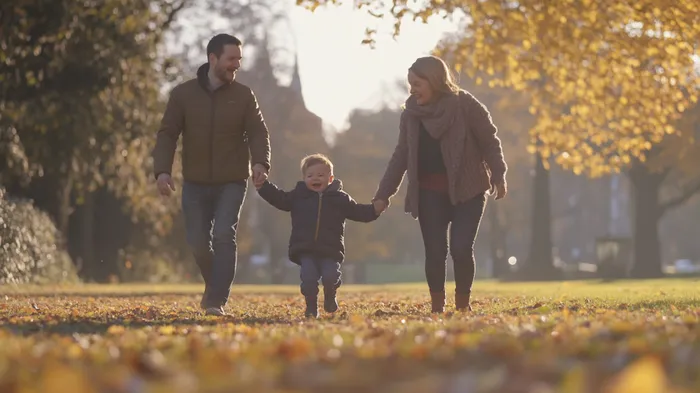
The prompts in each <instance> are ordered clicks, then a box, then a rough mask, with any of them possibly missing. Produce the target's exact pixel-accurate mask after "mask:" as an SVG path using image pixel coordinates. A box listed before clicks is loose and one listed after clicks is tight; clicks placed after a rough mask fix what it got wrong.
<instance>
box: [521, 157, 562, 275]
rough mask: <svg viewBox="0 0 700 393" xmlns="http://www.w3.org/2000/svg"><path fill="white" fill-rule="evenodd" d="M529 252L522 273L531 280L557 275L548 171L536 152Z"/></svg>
mask: <svg viewBox="0 0 700 393" xmlns="http://www.w3.org/2000/svg"><path fill="white" fill-rule="evenodd" d="M530 219H531V223H532V224H531V231H532V238H531V241H530V252H529V253H528V257H527V260H526V261H525V266H524V267H523V275H524V276H525V277H526V278H528V279H532V280H545V279H553V278H556V276H557V270H556V269H555V268H554V259H553V258H552V204H551V196H550V172H549V170H547V169H546V168H545V166H544V159H543V158H542V156H541V155H540V154H539V153H537V154H536V163H535V179H534V195H533V204H532V217H531V218H530Z"/></svg>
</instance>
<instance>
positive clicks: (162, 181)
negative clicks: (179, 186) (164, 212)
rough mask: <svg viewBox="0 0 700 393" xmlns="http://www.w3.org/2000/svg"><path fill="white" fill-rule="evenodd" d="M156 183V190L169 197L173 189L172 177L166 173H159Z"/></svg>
mask: <svg viewBox="0 0 700 393" xmlns="http://www.w3.org/2000/svg"><path fill="white" fill-rule="evenodd" d="M156 185H157V186H158V192H159V193H160V195H161V196H164V197H169V196H170V195H172V193H173V192H174V191H175V183H173V178H172V177H171V176H170V175H169V174H167V173H161V174H160V175H158V179H157V180H156Z"/></svg>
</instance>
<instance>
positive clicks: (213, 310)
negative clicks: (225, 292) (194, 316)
mask: <svg viewBox="0 0 700 393" xmlns="http://www.w3.org/2000/svg"><path fill="white" fill-rule="evenodd" d="M205 314H206V315H214V316H217V317H223V316H224V315H226V312H225V311H224V308H223V307H222V306H219V307H208V308H207V310H206V311H205Z"/></svg>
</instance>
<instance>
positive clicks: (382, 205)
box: [372, 199, 388, 215]
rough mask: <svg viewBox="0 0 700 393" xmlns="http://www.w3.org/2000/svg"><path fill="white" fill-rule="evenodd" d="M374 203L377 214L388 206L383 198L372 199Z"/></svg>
mask: <svg viewBox="0 0 700 393" xmlns="http://www.w3.org/2000/svg"><path fill="white" fill-rule="evenodd" d="M372 205H373V206H374V212H375V213H376V214H377V215H380V214H382V213H384V211H385V210H386V208H387V207H388V206H387V203H386V201H383V200H381V199H375V200H374V201H372Z"/></svg>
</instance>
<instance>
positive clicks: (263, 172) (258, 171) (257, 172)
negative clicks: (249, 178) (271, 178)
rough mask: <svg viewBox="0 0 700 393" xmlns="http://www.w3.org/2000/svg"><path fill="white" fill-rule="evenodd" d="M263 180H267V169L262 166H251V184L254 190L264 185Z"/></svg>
mask: <svg viewBox="0 0 700 393" xmlns="http://www.w3.org/2000/svg"><path fill="white" fill-rule="evenodd" d="M265 180H267V168H265V166H264V165H262V164H255V165H253V184H254V185H255V189H257V190H259V189H260V187H262V185H263V184H264V183H265Z"/></svg>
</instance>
